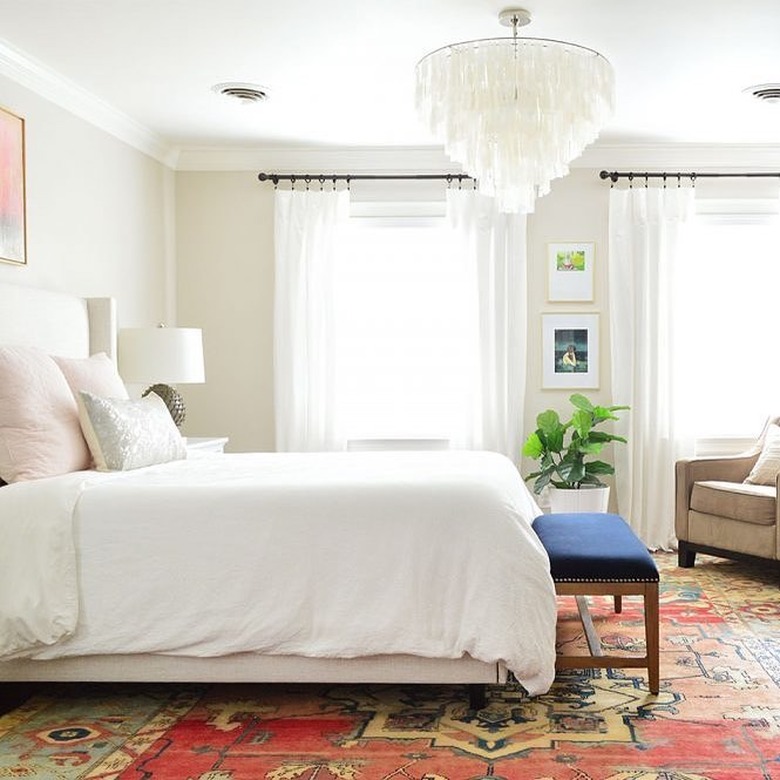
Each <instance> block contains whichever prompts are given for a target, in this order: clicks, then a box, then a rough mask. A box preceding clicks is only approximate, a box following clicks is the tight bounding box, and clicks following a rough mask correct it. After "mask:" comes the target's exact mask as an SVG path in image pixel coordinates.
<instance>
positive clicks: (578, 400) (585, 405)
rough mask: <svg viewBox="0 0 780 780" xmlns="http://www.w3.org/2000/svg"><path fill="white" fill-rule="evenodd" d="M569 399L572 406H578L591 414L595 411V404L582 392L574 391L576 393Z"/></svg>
mask: <svg viewBox="0 0 780 780" xmlns="http://www.w3.org/2000/svg"><path fill="white" fill-rule="evenodd" d="M569 401H571V403H572V406H576V407H577V409H581V410H582V411H583V412H588V413H589V414H590V412H592V411H593V404H592V403H591V402H590V401H589V400H588V399H587V398H586V397H585V396H584V395H583V394H582V393H574V395H571V396H569Z"/></svg>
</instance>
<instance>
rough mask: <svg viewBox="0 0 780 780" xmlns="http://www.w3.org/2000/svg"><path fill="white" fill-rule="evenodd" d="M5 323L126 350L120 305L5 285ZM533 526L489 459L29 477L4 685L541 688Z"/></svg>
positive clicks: (93, 347)
mask: <svg viewBox="0 0 780 780" xmlns="http://www.w3.org/2000/svg"><path fill="white" fill-rule="evenodd" d="M0 312H2V317H0V347H3V346H8V345H14V348H16V347H17V346H18V347H22V348H25V349H37V350H42V351H44V352H46V353H47V354H48V355H54V356H59V357H61V358H68V359H73V360H85V359H87V358H88V357H89V356H90V355H94V354H95V353H105V354H106V355H108V356H109V357H110V358H112V359H113V358H114V356H115V353H116V313H115V305H114V302H113V300H112V299H110V298H99V299H81V298H78V297H76V296H71V295H67V294H62V293H55V292H50V291H44V290H38V289H34V288H26V287H21V286H16V285H10V284H2V283H0ZM63 370H64V369H63ZM73 392H74V394H76V390H75V388H74V390H73ZM539 513H540V512H539V509H538V507H537V505H536V504H535V502H534V501H533V499H532V497H531V496H530V493H529V492H528V490H527V489H526V487H525V485H524V483H523V481H522V479H521V478H520V477H519V475H518V473H517V470H516V469H515V467H514V466H513V465H512V464H511V463H510V461H509V460H508V459H506V458H504V457H503V456H500V455H497V454H495V453H486V452H482V453H477V452H455V451H451V452H447V451H445V452H441V451H439V452H430V453H424V452H406V453H376V452H367V453H227V454H213V453H211V454H207V455H201V456H200V457H188V458H186V459H176V460H174V461H171V462H165V463H158V464H153V465H150V466H143V467H141V468H136V469H129V470H121V471H96V470H93V469H84V470H78V471H75V472H69V473H65V474H61V475H55V476H51V477H44V478H42V479H25V480H20V481H15V482H14V483H13V484H9V485H7V486H4V487H1V488H0V656H2V657H0V681H9V682H10V681H15V682H20V681H149V682H161V681H182V682H200V681H209V682H211V681H213V682H293V681H294V682H328V683H330V682H334V683H339V682H361V683H465V684H469V685H471V686H474V685H475V684H480V685H484V684H496V683H503V682H506V681H507V679H509V676H510V673H511V674H513V675H514V677H515V678H516V679H517V681H518V682H520V683H521V684H522V685H523V686H524V687H525V689H526V690H527V691H528V692H529V693H530V694H532V695H536V694H540V693H543V692H545V691H546V690H547V689H548V688H549V686H550V685H551V683H552V680H553V677H554V665H555V618H556V607H555V595H554V586H553V583H552V579H551V577H550V574H549V562H548V560H547V556H546V553H545V552H544V549H543V548H542V546H541V544H540V543H539V542H538V539H537V538H536V536H535V534H534V533H533V531H532V529H531V527H530V524H531V521H532V520H533V518H534V517H535V516H536V515H538V514H539ZM20 523H21V524H22V525H23V527H22V528H20ZM31 545H32V546H31ZM31 549H32V550H33V551H34V552H33V553H32V554H31V553H30V550H31ZM31 561H32V562H33V563H31ZM19 583H23V587H22V586H21V585H19ZM33 603H34V604H35V605H36V606H35V608H33V607H31V606H29V605H30V604H33ZM41 605H43V609H41V608H40V607H41Z"/></svg>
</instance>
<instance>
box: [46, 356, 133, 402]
mask: <svg viewBox="0 0 780 780" xmlns="http://www.w3.org/2000/svg"><path fill="white" fill-rule="evenodd" d="M52 357H53V358H54V362H55V363H56V364H57V365H58V366H59V367H60V370H61V371H62V373H63V374H64V375H65V381H66V382H67V383H68V386H69V387H70V389H71V392H72V393H73V397H74V398H76V399H77V398H78V397H79V393H80V392H81V391H82V390H86V391H87V392H88V393H92V395H99V396H102V397H104V398H121V399H123V400H127V399H128V398H129V397H130V396H129V395H128V393H127V388H126V387H125V383H124V382H123V381H122V377H120V376H119V372H118V371H117V370H116V366H115V365H114V361H113V360H111V358H110V357H109V356H108V355H106V353H105V352H98V353H97V355H92V357H88V358H64V357H58V356H57V355H53V356H52Z"/></svg>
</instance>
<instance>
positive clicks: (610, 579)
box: [553, 577, 659, 582]
mask: <svg viewBox="0 0 780 780" xmlns="http://www.w3.org/2000/svg"><path fill="white" fill-rule="evenodd" d="M658 580H659V578H658V577H656V578H655V579H637V578H635V577H553V582H658Z"/></svg>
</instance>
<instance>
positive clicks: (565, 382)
mask: <svg viewBox="0 0 780 780" xmlns="http://www.w3.org/2000/svg"><path fill="white" fill-rule="evenodd" d="M598 386H599V315H598V314H543V315H542V387H544V388H583V389H584V388H591V389H592V388H597V387H598Z"/></svg>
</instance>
